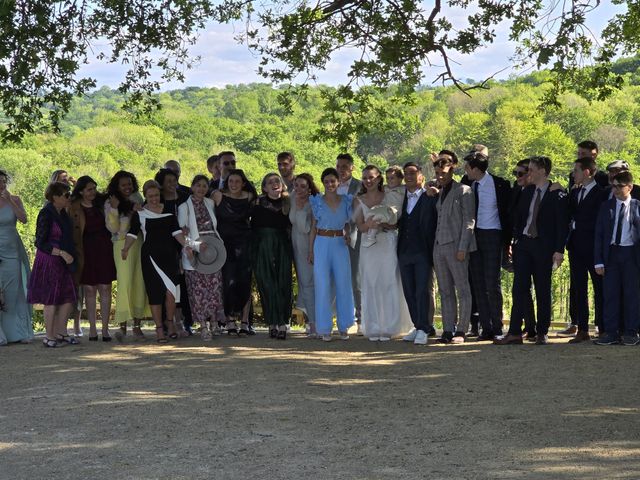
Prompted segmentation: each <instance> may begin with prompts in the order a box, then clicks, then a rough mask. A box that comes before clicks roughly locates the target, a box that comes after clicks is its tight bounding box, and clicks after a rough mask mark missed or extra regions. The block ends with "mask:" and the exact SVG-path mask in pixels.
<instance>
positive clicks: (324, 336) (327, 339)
mask: <svg viewBox="0 0 640 480" xmlns="http://www.w3.org/2000/svg"><path fill="white" fill-rule="evenodd" d="M322 341H323V342H330V341H331V335H322Z"/></svg>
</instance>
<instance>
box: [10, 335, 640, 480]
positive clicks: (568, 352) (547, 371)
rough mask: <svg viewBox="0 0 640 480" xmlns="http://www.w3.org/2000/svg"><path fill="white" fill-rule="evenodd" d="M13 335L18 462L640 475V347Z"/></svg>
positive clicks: (252, 471) (343, 475) (144, 473)
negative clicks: (28, 338)
mask: <svg viewBox="0 0 640 480" xmlns="http://www.w3.org/2000/svg"><path fill="white" fill-rule="evenodd" d="M557 342H561V343H556V341H554V343H553V344H551V345H548V346H542V347H541V346H533V345H524V346H522V347H520V346H506V347H495V346H492V345H489V344H487V343H467V344H465V345H460V346H437V345H429V346H427V347H426V348H424V347H417V346H414V345H411V344H405V343H403V342H400V341H393V342H389V343H371V342H368V341H367V340H365V339H362V338H352V339H351V340H350V341H347V342H342V341H334V342H332V343H323V342H320V341H314V340H307V339H305V338H302V337H299V336H296V335H293V336H292V337H291V338H290V339H288V340H287V341H284V342H283V341H277V340H270V339H268V338H267V337H266V334H264V333H259V334H258V335H257V336H255V337H251V338H243V339H238V338H229V337H224V338H215V339H214V341H213V342H211V343H209V344H207V345H206V346H205V345H203V344H202V342H201V341H200V340H199V338H188V339H181V340H178V341H175V342H172V343H170V344H169V345H167V346H158V345H156V344H154V343H152V342H147V343H145V344H133V343H125V344H117V343H103V342H97V343H93V342H91V343H89V342H87V341H85V342H83V343H82V345H80V346H68V347H65V348H61V349H57V350H55V349H45V348H43V347H42V345H41V344H40V342H36V343H34V344H32V345H11V346H9V347H4V348H0V362H1V363H0V365H2V368H1V369H0V385H2V388H1V391H0V392H1V393H0V478H1V479H3V480H4V479H7V480H9V479H10V480H15V479H20V480H21V479H40V478H47V477H48V478H56V479H109V480H114V479H140V480H147V479H149V480H151V479H189V480H193V479H224V480H227V479H228V480H236V479H237V480H240V479H242V480H244V479H260V480H270V479H301V478H305V479H306V480H310V479H340V480H351V479H353V480H356V479H358V480H360V479H363V480H364V479H367V480H368V479H411V480H414V479H422V478H427V479H430V480H436V479H520V478H527V479H529V478H531V479H550V480H565V479H576V480H578V479H580V480H584V479H615V478H627V479H638V478H640V398H639V397H640V386H639V384H638V380H637V379H638V374H637V372H638V369H639V367H640V348H634V347H619V346H616V347H597V346H594V345H567V344H566V340H559V341H557Z"/></svg>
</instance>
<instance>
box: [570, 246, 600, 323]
mask: <svg viewBox="0 0 640 480" xmlns="http://www.w3.org/2000/svg"><path fill="white" fill-rule="evenodd" d="M592 245H593V244H592V243H591V242H584V243H579V244H576V245H572V247H571V249H570V250H569V271H570V274H571V289H572V290H573V303H574V315H575V318H572V320H573V321H575V324H576V325H577V326H578V330H579V331H581V332H588V331H589V277H591V284H592V285H593V293H594V307H595V309H594V310H595V312H594V316H595V324H596V326H597V327H598V330H599V331H602V327H603V325H602V303H603V293H602V277H601V276H600V275H598V274H597V273H596V269H595V267H594V263H593V248H589V246H592ZM570 302H571V300H570ZM572 323H573V322H572Z"/></svg>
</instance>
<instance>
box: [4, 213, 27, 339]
mask: <svg viewBox="0 0 640 480" xmlns="http://www.w3.org/2000/svg"><path fill="white" fill-rule="evenodd" d="M16 221H17V219H16V216H15V214H14V213H13V210H11V207H10V206H9V205H5V206H4V207H1V208H0V260H1V261H0V288H2V290H3V291H4V300H5V310H4V311H0V345H4V344H6V343H10V342H19V341H28V340H31V338H33V326H32V321H31V318H32V316H31V305H29V304H28V303H27V282H28V279H29V273H30V269H29V258H28V257H27V252H26V251H25V249H24V245H23V244H22V240H21V239H20V235H19V234H18V230H17V229H16Z"/></svg>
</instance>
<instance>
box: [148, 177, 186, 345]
mask: <svg viewBox="0 0 640 480" xmlns="http://www.w3.org/2000/svg"><path fill="white" fill-rule="evenodd" d="M154 179H155V181H156V182H158V185H160V200H161V202H162V204H163V205H164V209H165V211H166V212H171V213H173V214H174V215H175V216H176V218H177V217H178V207H179V206H180V205H182V204H183V203H184V202H186V201H187V199H188V198H189V195H187V194H185V193H184V192H183V191H182V190H180V188H178V185H179V184H178V175H177V174H176V172H174V171H173V170H171V169H170V168H161V169H160V170H158V173H156V176H155V177H154ZM180 261H181V256H180V255H178V263H180ZM180 291H181V292H182V301H181V302H178V303H176V317H175V318H174V321H175V324H176V331H177V332H178V334H179V335H180V336H183V337H186V336H188V335H190V334H191V326H192V325H193V320H192V318H191V307H190V305H189V299H188V298H187V295H188V293H187V283H186V281H185V278H184V274H182V273H181V274H180Z"/></svg>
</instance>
